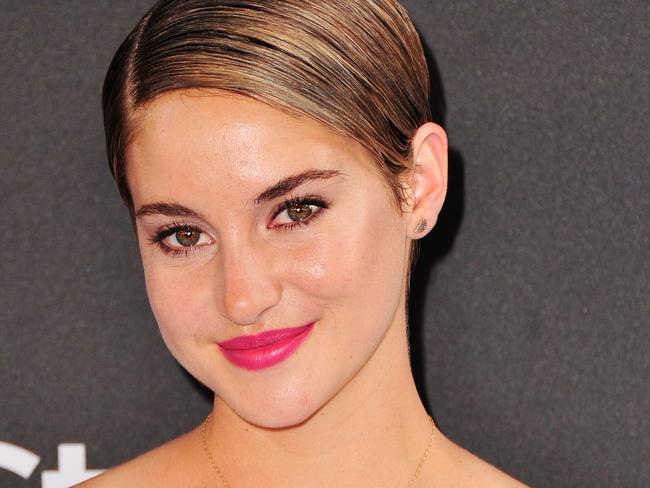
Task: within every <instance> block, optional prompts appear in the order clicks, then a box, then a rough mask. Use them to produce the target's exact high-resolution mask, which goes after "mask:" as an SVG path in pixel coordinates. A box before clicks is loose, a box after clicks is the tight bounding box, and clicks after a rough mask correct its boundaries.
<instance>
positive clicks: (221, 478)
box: [201, 413, 436, 488]
mask: <svg viewBox="0 0 650 488" xmlns="http://www.w3.org/2000/svg"><path fill="white" fill-rule="evenodd" d="M211 416H212V413H210V414H209V415H208V416H207V417H206V418H205V420H204V421H203V424H202V425H201V441H202V443H203V450H204V451H205V454H206V455H207V456H208V461H210V466H212V469H213V470H214V472H215V473H217V476H218V477H219V481H221V484H222V485H223V486H224V487H225V488H230V485H229V484H228V482H227V481H226V478H225V476H224V475H223V473H221V470H220V469H219V466H217V463H216V462H215V460H214V458H213V457H212V454H210V449H208V441H207V438H206V431H207V428H208V421H209V420H210V417H211ZM429 420H431V435H430V436H429V442H427V448H426V449H425V451H424V454H423V455H422V458H421V459H420V463H419V464H418V467H417V468H416V469H415V473H413V476H412V477H411V480H410V481H409V484H408V485H407V486H408V487H409V488H410V487H412V486H414V484H415V480H417V479H418V476H419V475H420V471H422V466H423V465H424V461H425V460H426V459H427V456H428V455H429V451H431V443H432V442H433V436H434V434H435V433H436V424H435V422H434V421H433V418H431V417H429Z"/></svg>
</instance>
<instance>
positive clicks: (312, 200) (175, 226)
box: [149, 195, 331, 257]
mask: <svg viewBox="0 0 650 488" xmlns="http://www.w3.org/2000/svg"><path fill="white" fill-rule="evenodd" d="M301 205H314V206H316V207H319V208H318V210H316V211H315V212H314V213H312V214H311V215H309V216H308V217H307V218H305V219H304V220H298V221H295V222H290V223H286V224H280V225H276V226H273V227H271V228H272V229H277V230H282V231H284V230H292V229H295V228H297V227H301V226H307V225H309V224H311V223H312V222H313V221H314V220H316V219H317V218H318V217H319V216H320V214H321V213H322V212H323V210H325V209H328V208H329V207H330V205H331V204H330V202H328V201H326V200H325V199H323V198H321V197H319V196H316V195H304V196H297V197H290V198H288V199H287V200H285V201H284V202H282V203H280V204H279V205H278V206H276V207H275V208H274V209H273V211H272V212H271V215H272V219H271V220H274V219H276V218H277V216H278V215H280V214H281V213H282V212H284V211H285V210H287V209H290V208H292V207H299V206H301ZM182 230H189V231H196V232H200V233H204V231H203V230H202V229H201V228H199V227H198V226H196V225H194V224H183V223H180V222H172V223H171V224H169V225H166V226H164V227H162V228H161V229H160V230H158V232H156V234H155V235H154V236H153V237H152V238H150V239H149V241H150V242H152V243H153V244H155V245H156V246H158V248H159V249H160V250H161V251H162V252H164V253H165V254H167V255H170V256H174V257H179V256H188V255H189V254H191V253H193V252H197V250H198V248H197V246H188V247H183V248H178V249H175V248H172V247H170V246H168V245H166V244H165V243H164V240H165V239H166V238H167V237H169V236H171V235H173V234H175V233H176V232H179V231H182ZM199 247H200V246H199Z"/></svg>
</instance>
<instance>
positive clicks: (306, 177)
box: [254, 169, 341, 204]
mask: <svg viewBox="0 0 650 488" xmlns="http://www.w3.org/2000/svg"><path fill="white" fill-rule="evenodd" d="M340 175H341V172H340V171H338V170H335V169H309V170H307V171H303V172H302V173H298V174H296V175H291V176H287V177H286V178H282V179H281V180H280V181H278V182H277V183H276V184H275V185H273V186H271V187H269V188H267V189H266V190H264V191H263V192H262V193H260V194H259V195H258V196H257V197H256V198H255V200H254V202H255V204H260V203H262V202H266V201H269V200H274V199H276V198H278V197H281V196H284V195H286V194H287V193H289V192H291V191H292V190H294V189H296V188H298V187H299V186H301V185H304V184H305V183H309V182H310V181H314V180H327V179H330V178H334V177H336V176H340Z"/></svg>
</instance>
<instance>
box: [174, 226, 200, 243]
mask: <svg viewBox="0 0 650 488" xmlns="http://www.w3.org/2000/svg"><path fill="white" fill-rule="evenodd" d="M174 237H175V238H176V241H177V242H178V243H179V244H180V245H181V246H184V247H191V246H194V245H196V243H197V242H199V239H201V232H199V231H198V230H196V229H181V230H179V231H177V232H176V233H175V234H174Z"/></svg>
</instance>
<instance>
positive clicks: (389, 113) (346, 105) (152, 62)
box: [102, 0, 431, 212]
mask: <svg viewBox="0 0 650 488" xmlns="http://www.w3.org/2000/svg"><path fill="white" fill-rule="evenodd" d="M184 89H206V90H220V91H226V92H231V93H236V94H240V95H244V96H247V97H251V98H253V99H255V100H258V101H260V102H263V103H266V104H268V105H270V106H272V107H275V108H278V109H281V110H283V111H285V112H289V113H291V114H294V115H301V116H307V117H310V118H312V119H315V120H317V121H319V122H321V123H322V124H324V125H325V126H327V127H329V128H331V129H333V130H334V131H336V132H338V133H339V134H342V135H344V136H347V137H350V138H352V139H354V140H356V141H357V142H359V143H360V144H361V145H362V146H363V147H364V148H365V149H366V150H367V151H368V152H369V154H370V155H371V156H372V158H373V160H374V162H375V163H376V165H377V167H378V169H379V170H380V171H381V172H382V174H383V175H384V176H385V179H386V182H387V184H388V187H389V188H390V189H391V190H392V192H393V195H394V197H395V201H396V202H397V203H398V204H400V203H402V202H403V201H404V199H405V194H404V185H403V183H402V182H401V181H402V180H401V179H400V176H403V175H404V174H405V173H407V172H408V171H409V170H410V169H411V168H412V166H413V164H412V161H411V159H412V151H411V139H412V137H413V135H414V133H415V131H416V130H417V128H418V127H419V126H420V125H422V124H424V123H425V122H427V121H428V120H430V119H431V108H430V101H429V96H430V88H429V72H428V68H427V63H426V60H425V56H424V52H423V49H422V44H421V42H420V38H419V36H418V34H417V32H416V30H415V28H414V26H413V24H412V23H411V21H410V19H409V18H408V15H407V13H406V11H405V10H404V8H403V7H402V6H401V5H400V4H399V3H398V2H397V1H394V0H161V1H159V2H157V3H156V4H155V5H154V6H153V7H152V8H151V10H149V12H147V13H146V14H145V16H144V17H143V18H142V19H141V20H140V21H139V22H138V24H137V25H136V26H135V28H134V29H133V31H132V32H131V33H130V34H129V35H128V37H127V38H126V39H125V40H124V42H123V43H122V45H121V46H120V47H119V49H118V50H117V52H116V54H115V57H114V58H113V61H112V62H111V65H110V67H109V69H108V73H107V75H106V79H105V81H104V89H103V97H102V104H103V110H104V127H105V131H106V142H107V151H108V162H109V166H110V169H111V172H112V174H113V176H114V178H115V179H116V181H117V185H118V188H119V191H120V194H121V196H122V198H123V199H124V201H125V203H126V204H127V206H128V207H129V210H130V211H131V212H133V202H132V199H131V194H130V191H129V188H128V185H127V182H126V171H125V170H126V165H127V161H126V157H125V154H126V148H127V146H128V144H129V141H130V138H131V137H132V135H133V133H134V131H135V130H137V115H138V113H139V110H141V109H143V108H146V106H147V104H148V103H150V102H151V101H153V100H154V99H155V98H156V97H158V96H160V95H162V94H164V93H168V92H171V91H174V90H184Z"/></svg>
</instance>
